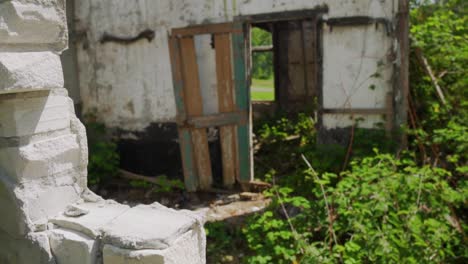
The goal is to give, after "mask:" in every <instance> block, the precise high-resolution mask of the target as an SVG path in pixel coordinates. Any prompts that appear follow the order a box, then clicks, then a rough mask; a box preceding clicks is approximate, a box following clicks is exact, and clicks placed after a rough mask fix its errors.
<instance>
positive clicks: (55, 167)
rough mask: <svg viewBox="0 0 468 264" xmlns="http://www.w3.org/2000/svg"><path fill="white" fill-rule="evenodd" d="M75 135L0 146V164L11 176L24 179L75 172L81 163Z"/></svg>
mask: <svg viewBox="0 0 468 264" xmlns="http://www.w3.org/2000/svg"><path fill="white" fill-rule="evenodd" d="M81 163H82V162H81V150H80V146H79V144H78V141H77V137H76V135H65V136H60V137H56V138H52V139H48V140H43V141H39V142H34V143H31V144H28V145H26V146H21V147H10V148H0V167H2V168H3V170H4V171H5V173H6V174H7V175H8V176H9V177H10V178H12V179H14V180H16V181H20V182H24V181H25V180H27V179H38V178H41V177H46V176H53V175H56V174H59V173H62V172H65V171H74V170H77V168H80V166H81Z"/></svg>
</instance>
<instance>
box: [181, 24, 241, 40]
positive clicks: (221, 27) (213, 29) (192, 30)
mask: <svg viewBox="0 0 468 264" xmlns="http://www.w3.org/2000/svg"><path fill="white" fill-rule="evenodd" d="M233 32H238V33H239V32H242V30H239V29H238V28H234V27H233V23H220V24H210V25H197V26H190V27H185V28H175V29H173V30H172V35H173V36H176V37H187V36H194V35H202V34H221V33H233Z"/></svg>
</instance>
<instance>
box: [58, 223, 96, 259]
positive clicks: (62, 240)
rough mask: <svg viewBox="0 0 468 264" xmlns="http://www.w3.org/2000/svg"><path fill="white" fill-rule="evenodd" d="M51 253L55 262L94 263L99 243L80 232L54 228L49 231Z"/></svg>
mask: <svg viewBox="0 0 468 264" xmlns="http://www.w3.org/2000/svg"><path fill="white" fill-rule="evenodd" d="M49 240H50V246H51V249H52V254H53V255H54V257H55V261H56V262H57V264H95V263H96V260H97V254H98V249H99V243H98V242H96V241H95V240H94V239H92V238H90V237H87V236H85V235H83V234H81V233H78V232H75V231H72V230H65V229H54V230H51V231H50V232H49Z"/></svg>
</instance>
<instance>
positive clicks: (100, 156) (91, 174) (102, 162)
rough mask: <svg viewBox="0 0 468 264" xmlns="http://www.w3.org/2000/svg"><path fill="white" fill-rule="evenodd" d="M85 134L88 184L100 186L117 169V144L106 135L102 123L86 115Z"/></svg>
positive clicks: (118, 158)
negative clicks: (87, 153)
mask: <svg viewBox="0 0 468 264" xmlns="http://www.w3.org/2000/svg"><path fill="white" fill-rule="evenodd" d="M86 119H87V120H88V122H86V134H87V136H88V148H89V164H88V185H89V186H96V187H101V185H103V184H105V183H106V182H109V180H110V179H112V178H113V177H115V176H116V175H117V173H118V171H119V163H120V156H119V154H118V152H117V144H115V142H113V141H112V140H109V138H108V137H107V135H106V127H105V125H104V124H102V123H99V122H97V121H95V118H93V117H90V116H88V117H86Z"/></svg>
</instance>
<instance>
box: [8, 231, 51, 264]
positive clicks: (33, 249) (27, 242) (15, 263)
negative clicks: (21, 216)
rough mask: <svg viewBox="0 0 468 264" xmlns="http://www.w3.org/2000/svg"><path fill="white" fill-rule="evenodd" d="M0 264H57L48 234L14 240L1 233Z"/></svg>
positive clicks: (32, 235) (31, 234) (31, 235)
mask: <svg viewBox="0 0 468 264" xmlns="http://www.w3.org/2000/svg"><path fill="white" fill-rule="evenodd" d="M0 245H2V246H1V247H0V263H2V264H3V263H5V264H31V263H35V264H36V263H37V264H55V263H56V262H55V259H54V257H53V256H52V253H51V251H50V244H49V238H48V236H47V233H46V232H39V233H30V234H28V235H26V236H24V237H22V238H13V237H10V236H9V235H8V234H5V233H2V232H1V231H0Z"/></svg>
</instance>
